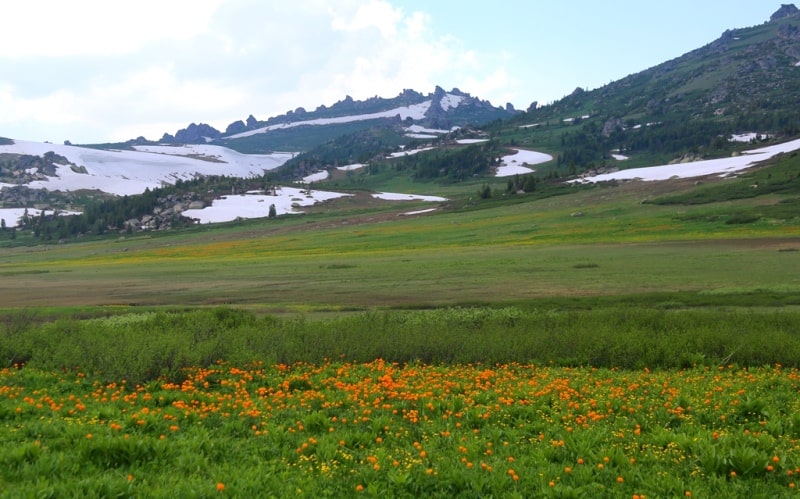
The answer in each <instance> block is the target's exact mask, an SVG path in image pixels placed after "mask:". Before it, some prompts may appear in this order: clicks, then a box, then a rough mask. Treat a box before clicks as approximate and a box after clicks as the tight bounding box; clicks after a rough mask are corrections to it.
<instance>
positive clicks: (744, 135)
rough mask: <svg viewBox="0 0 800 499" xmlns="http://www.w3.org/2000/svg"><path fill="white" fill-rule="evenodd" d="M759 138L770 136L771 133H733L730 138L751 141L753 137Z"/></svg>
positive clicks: (736, 140)
mask: <svg viewBox="0 0 800 499" xmlns="http://www.w3.org/2000/svg"><path fill="white" fill-rule="evenodd" d="M757 138H766V139H768V138H770V135H769V134H766V133H763V134H762V133H740V134H737V135H732V136H731V138H730V140H731V141H733V142H750V141H751V140H753V139H757Z"/></svg>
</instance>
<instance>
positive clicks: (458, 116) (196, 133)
mask: <svg viewBox="0 0 800 499" xmlns="http://www.w3.org/2000/svg"><path fill="white" fill-rule="evenodd" d="M426 103H429V104H428V105H427V106H426V107H425V108H424V109H422V108H421V107H420V108H419V109H416V110H411V111H409V112H406V113H403V112H402V110H403V109H404V108H409V109H410V108H412V106H422V105H424V104H426ZM519 112H520V111H517V110H516V109H514V107H513V105H511V104H506V106H505V107H499V106H494V105H493V104H492V103H491V102H490V101H488V100H482V99H480V98H478V97H473V96H472V95H470V94H469V93H467V92H463V91H461V90H460V89H458V88H453V89H452V90H450V91H449V92H448V91H445V90H444V89H443V88H442V87H440V86H438V85H437V86H436V87H435V89H434V91H433V92H431V93H429V94H427V95H424V94H422V93H420V92H418V91H416V90H413V89H404V90H403V91H402V92H400V93H399V94H398V95H397V96H395V97H391V98H384V97H379V96H377V95H376V96H374V97H370V98H368V99H365V100H354V99H353V98H352V97H351V96H350V95H347V96H345V98H344V99H342V100H339V101H337V102H335V103H334V104H332V105H331V106H326V105H324V104H322V105H319V106H318V107H317V108H316V109H315V110H313V111H307V110H306V109H305V108H303V107H298V108H296V109H294V110H290V111H287V112H286V113H284V114H281V115H278V116H272V117H270V118H267V119H266V120H257V119H256V118H255V117H254V116H253V115H252V114H251V115H250V116H249V117H248V118H247V120H239V121H234V122H232V123H230V124H229V125H228V126H227V127H226V129H225V132H221V131H219V130H217V129H215V128H214V127H212V126H210V125H208V124H205V123H199V124H196V123H191V124H190V125H189V126H187V127H186V128H183V129H180V130H178V131H177V132H176V133H175V134H174V135H172V134H169V133H164V135H163V136H162V137H161V139H160V140H159V142H160V143H164V144H203V143H214V142H217V141H221V140H225V141H227V142H228V145H230V144H231V142H232V141H233V142H235V141H236V139H240V138H243V137H250V136H253V135H256V134H258V133H268V132H270V131H272V130H275V129H281V128H293V127H297V126H302V125H304V124H311V125H318V124H319V125H335V124H337V123H352V122H356V121H370V120H372V119H376V120H377V119H382V120H393V119H394V118H395V116H399V117H400V121H401V122H406V123H407V124H408V125H417V126H421V127H429V128H452V127H455V126H463V125H481V124H484V123H487V122H489V121H493V120H496V119H502V118H509V117H512V116H514V115H515V114H518V113H519ZM387 113H388V114H387ZM392 113H394V114H392ZM347 118H350V119H347ZM409 118H410V119H411V122H408V120H409ZM328 121H329V122H328ZM233 145H234V148H235V144H233Z"/></svg>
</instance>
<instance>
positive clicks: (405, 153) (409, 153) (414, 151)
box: [386, 147, 436, 159]
mask: <svg viewBox="0 0 800 499" xmlns="http://www.w3.org/2000/svg"><path fill="white" fill-rule="evenodd" d="M433 149H436V148H435V147H420V148H419V149H410V150H408V151H398V152H393V153H391V154H390V155H388V156H386V159H392V158H402V157H403V156H412V155H414V154H417V153H420V152H424V151H432V150H433Z"/></svg>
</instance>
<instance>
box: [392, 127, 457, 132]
mask: <svg viewBox="0 0 800 499" xmlns="http://www.w3.org/2000/svg"><path fill="white" fill-rule="evenodd" d="M459 128H460V127H457V126H454V127H453V128H451V129H450V130H442V129H440V128H425V127H424V126H421V125H411V126H410V127H407V128H405V131H406V132H412V133H450V132H452V131H454V130H458V129H459Z"/></svg>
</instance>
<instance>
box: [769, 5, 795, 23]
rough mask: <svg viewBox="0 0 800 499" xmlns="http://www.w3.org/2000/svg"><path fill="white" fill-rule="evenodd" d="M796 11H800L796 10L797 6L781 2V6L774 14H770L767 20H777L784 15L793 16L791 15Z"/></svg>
mask: <svg viewBox="0 0 800 499" xmlns="http://www.w3.org/2000/svg"><path fill="white" fill-rule="evenodd" d="M798 12H800V10H798V9H797V7H795V6H794V4H793V3H789V4H782V5H781V8H780V9H778V10H777V11H776V12H775V13H774V14H772V16H771V17H770V18H769V20H770V22H772V21H778V20H780V19H783V18H785V17H790V16H793V15H795V14H797V13H798Z"/></svg>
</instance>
